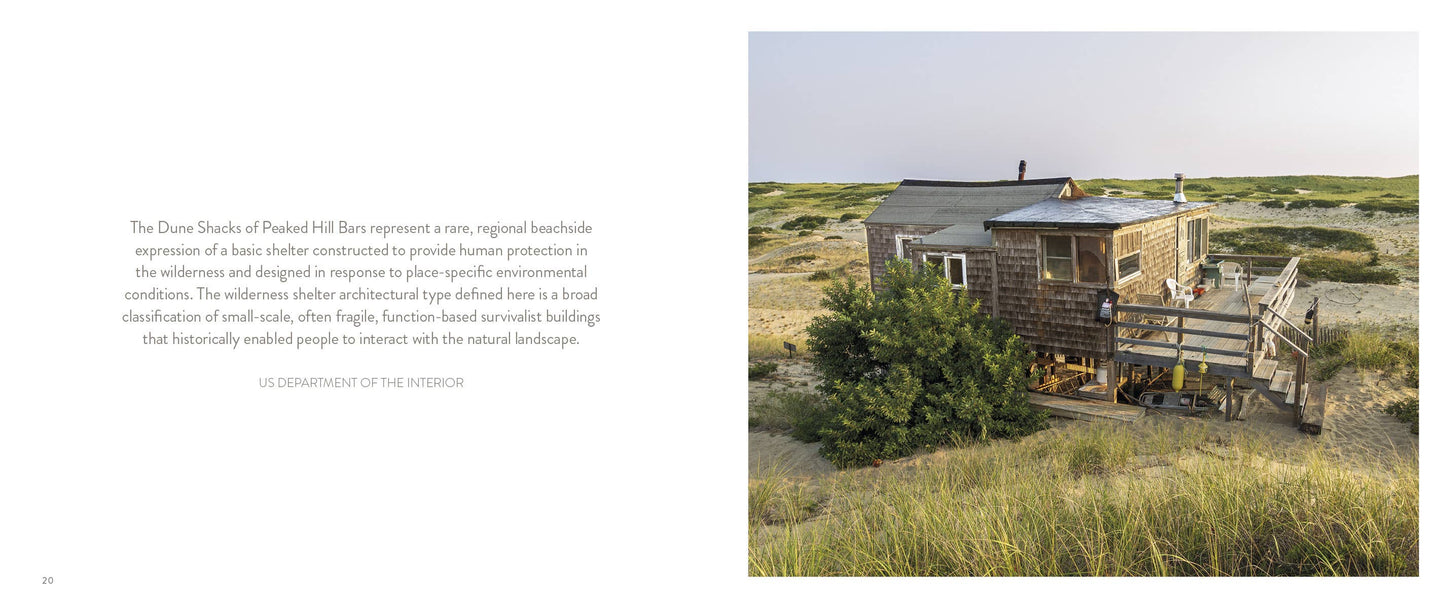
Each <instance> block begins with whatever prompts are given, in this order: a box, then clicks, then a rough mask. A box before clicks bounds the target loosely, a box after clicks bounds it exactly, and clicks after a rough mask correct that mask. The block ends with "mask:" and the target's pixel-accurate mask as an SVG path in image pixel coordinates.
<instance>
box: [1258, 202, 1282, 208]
mask: <svg viewBox="0 0 1445 608" xmlns="http://www.w3.org/2000/svg"><path fill="white" fill-rule="evenodd" d="M1259 206H1261V207H1268V208H1270V209H1283V208H1284V202H1282V201H1276V200H1268V201H1264V202H1262V203H1260V204H1259Z"/></svg>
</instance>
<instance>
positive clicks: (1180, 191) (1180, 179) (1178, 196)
mask: <svg viewBox="0 0 1445 608" xmlns="http://www.w3.org/2000/svg"><path fill="white" fill-rule="evenodd" d="M1187 202H1189V201H1187V200H1184V174H1183V173H1175V174H1174V204H1176V205H1177V204H1179V203H1187Z"/></svg>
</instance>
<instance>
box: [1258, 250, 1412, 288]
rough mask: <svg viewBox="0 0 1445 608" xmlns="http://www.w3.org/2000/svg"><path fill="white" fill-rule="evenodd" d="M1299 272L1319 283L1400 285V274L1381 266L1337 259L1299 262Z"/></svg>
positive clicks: (1310, 259)
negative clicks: (1319, 281)
mask: <svg viewBox="0 0 1445 608" xmlns="http://www.w3.org/2000/svg"><path fill="white" fill-rule="evenodd" d="M1263 255H1275V254H1263ZM1299 271H1300V272H1301V273H1302V274H1304V276H1306V277H1309V278H1311V279H1316V280H1321V281H1335V282H1339V283H1374V284H1377V285H1399V284H1400V273H1399V272H1396V271H1395V270H1393V269H1390V268H1384V267H1381V266H1368V265H1361V264H1360V263H1358V262H1351V261H1349V260H1341V259H1337V258H1327V257H1311V258H1305V259H1302V260H1300V265H1299Z"/></svg>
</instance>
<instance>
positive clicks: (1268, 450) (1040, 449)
mask: <svg viewBox="0 0 1445 608" xmlns="http://www.w3.org/2000/svg"><path fill="white" fill-rule="evenodd" d="M1271 445H1272V444H1271V443H1270V442H1269V441H1267V440H1265V439H1264V438H1258V437H1250V436H1249V435H1248V434H1247V433H1234V434H1231V435H1230V436H1228V437H1220V436H1215V435H1212V434H1210V433H1207V432H1204V431H1203V430H1202V427H1201V428H1200V429H1196V430H1188V429H1186V430H1180V429H1177V428H1174V429H1157V430H1155V431H1154V432H1152V433H1148V434H1146V435H1145V436H1143V437H1137V436H1136V434H1135V433H1131V432H1130V431H1128V430H1126V429H1124V428H1122V427H1120V426H1118V425H1103V424H1096V425H1085V426H1083V427H1082V428H1081V427H1073V428H1071V429H1068V430H1067V431H1065V432H1060V433H1056V434H1053V435H1052V436H1050V437H1048V438H1046V439H1044V440H1041V441H1037V442H1019V443H1003V442H996V443H991V444H987V445H978V446H968V447H964V448H959V449H952V450H946V451H944V452H940V453H936V454H932V455H929V456H926V457H921V458H919V459H917V460H916V461H915V462H914V463H912V466H908V467H901V466H898V467H894V470H891V471H887V472H886V473H887V474H878V473H879V471H878V470H877V469H869V468H865V469H861V470H856V471H845V472H840V473H838V474H836V475H833V476H831V477H829V478H828V481H827V483H826V484H825V485H824V486H823V487H822V488H821V489H819V490H818V493H817V494H815V495H809V497H808V498H807V501H806V502H807V504H809V505H813V507H812V508H811V509H794V510H792V511H786V510H785V509H782V508H781V507H771V510H769V508H767V507H765V505H768V504H771V503H769V502H767V501H763V500H761V498H762V497H761V496H758V495H757V493H756V492H755V490H753V489H752V488H751V487H750V492H749V521H750V523H749V541H748V570H749V573H750V574H751V575H754V576H1257V575H1361V576H1411V575H1417V574H1418V572H1419V474H1418V467H1417V465H1416V463H1414V462H1413V461H1406V460H1405V459H1404V458H1403V457H1400V458H1398V459H1397V461H1396V462H1392V463H1390V464H1389V466H1388V467H1387V468H1388V474H1386V475H1382V476H1370V475H1361V474H1357V473H1353V472H1351V471H1349V470H1348V469H1346V468H1343V467H1341V466H1339V465H1337V464H1335V463H1334V461H1332V460H1331V459H1330V458H1329V457H1328V456H1326V455H1325V454H1324V452H1323V451H1322V450H1321V449H1320V448H1318V447H1315V448H1312V449H1309V450H1306V451H1303V452H1300V453H1290V454H1286V453H1283V452H1279V451H1277V450H1276V448H1272V447H1270V446H1271ZM890 466H892V465H890ZM770 477H772V478H770ZM752 483H753V484H754V485H755V486H758V487H766V488H769V490H768V496H769V500H772V501H781V500H783V499H782V498H772V497H774V496H782V495H783V494H784V492H783V491H782V490H779V489H777V488H782V487H787V484H788V483H790V482H789V481H788V480H787V479H786V475H785V474H783V473H782V472H779V471H776V470H774V471H773V472H770V473H765V474H764V476H763V479H761V480H754V481H753V482H752ZM780 512H781V513H790V514H791V515H790V516H779V515H769V513H780Z"/></svg>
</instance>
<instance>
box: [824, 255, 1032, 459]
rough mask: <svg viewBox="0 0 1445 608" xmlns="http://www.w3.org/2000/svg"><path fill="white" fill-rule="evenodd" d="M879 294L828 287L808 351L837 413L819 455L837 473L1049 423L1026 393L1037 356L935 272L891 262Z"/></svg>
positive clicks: (853, 284)
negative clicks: (926, 448)
mask: <svg viewBox="0 0 1445 608" xmlns="http://www.w3.org/2000/svg"><path fill="white" fill-rule="evenodd" d="M881 284H882V286H883V287H884V289H883V291H882V292H881V293H878V294H876V295H875V294H874V292H873V291H872V290H871V289H869V288H868V287H867V286H866V285H859V284H858V282H857V281H854V280H853V279H851V278H850V279H848V281H847V282H846V283H845V282H834V283H833V284H831V285H829V286H827V287H825V288H824V301H823V304H824V306H825V307H826V308H827V309H828V310H829V311H830V313H829V314H826V315H820V316H818V317H816V318H815V319H814V320H813V323H812V324H811V325H809V327H808V330H807V332H808V350H809V351H811V352H812V353H813V363H814V366H815V367H816V368H817V370H818V372H819V373H820V375H821V376H822V377H823V379H824V382H823V384H822V386H821V387H820V388H821V389H822V390H823V392H824V393H825V394H827V395H828V397H829V399H830V405H831V407H832V408H833V409H834V411H835V415H833V416H831V417H830V418H829V421H828V424H826V425H825V426H824V427H823V428H822V430H821V431H820V436H821V438H822V441H823V447H822V449H821V450H820V452H821V453H822V454H823V456H824V457H825V458H827V459H828V460H830V461H832V462H833V463H834V464H835V465H837V466H839V467H845V466H858V465H862V464H866V463H869V462H872V461H873V460H874V459H890V458H898V457H902V456H907V455H909V454H912V453H913V452H914V451H916V450H918V449H919V448H921V447H923V446H925V445H945V444H950V443H961V442H963V441H965V440H968V439H974V438H981V439H988V438H995V437H1003V438H1010V437H1019V436H1023V435H1027V434H1029V433H1032V432H1034V431H1037V430H1039V429H1042V428H1045V427H1046V426H1047V415H1046V414H1044V413H1043V412H1036V411H1034V410H1033V409H1032V408H1030V407H1029V404H1028V400H1027V398H1026V397H1025V394H1024V388H1025V387H1026V386H1027V384H1028V381H1029V374H1028V371H1027V370H1028V365H1029V363H1030V362H1031V361H1032V359H1033V356H1032V353H1031V352H1029V350H1028V348H1027V347H1026V346H1025V345H1024V344H1023V342H1022V341H1021V340H1020V339H1019V337H1018V336H1016V335H1014V334H1013V333H1012V332H1011V331H1009V330H1008V328H1007V326H1005V325H1003V324H1002V323H1001V322H999V321H996V320H994V319H992V318H990V317H989V316H987V315H984V314H982V313H980V312H979V311H978V302H977V301H975V300H971V299H969V298H967V297H966V296H960V295H957V294H956V293H955V292H954V290H953V289H952V286H951V285H950V284H949V282H948V280H947V279H945V278H944V277H943V275H942V274H941V273H940V272H939V270H938V269H937V268H933V267H929V268H924V269H920V270H918V271H916V272H915V271H914V270H913V269H912V268H911V266H910V265H909V264H908V263H907V262H905V261H902V260H892V261H890V262H889V264H888V269H887V272H886V273H885V274H884V276H883V277H882V278H881Z"/></svg>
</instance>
